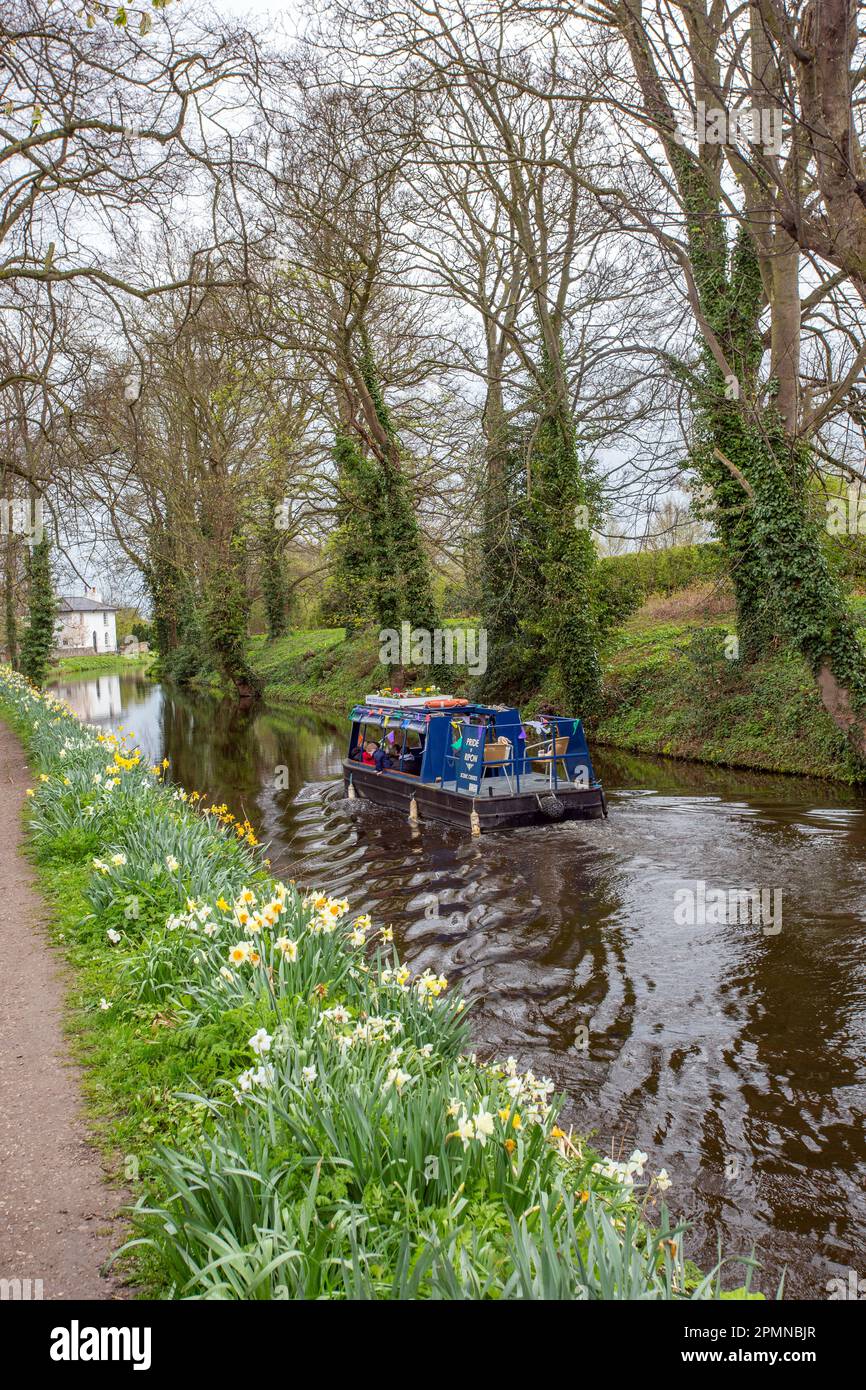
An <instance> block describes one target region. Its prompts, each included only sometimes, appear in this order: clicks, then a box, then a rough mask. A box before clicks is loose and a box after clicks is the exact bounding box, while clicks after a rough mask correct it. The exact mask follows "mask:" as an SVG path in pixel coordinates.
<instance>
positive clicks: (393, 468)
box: [358, 329, 438, 631]
mask: <svg viewBox="0 0 866 1390" xmlns="http://www.w3.org/2000/svg"><path fill="white" fill-rule="evenodd" d="M360 338H361V349H360V354H359V357H358V371H359V376H360V381H361V383H362V385H363V392H362V403H363V407H364V409H365V412H366V416H367V420H368V423H369V425H370V426H371V431H370V433H371V437H372V439H373V445H374V466H375V472H376V473H377V474H378V477H377V478H376V477H371V478H370V479H369V482H368V486H367V488H366V493H367V496H368V497H369V503H370V508H369V515H370V529H371V536H372V543H373V565H374V568H375V573H376V579H377V610H378V611H377V617H378V618H379V621H380V623H381V625H382V627H396V626H397V625H398V624H399V623H400V622H404V621H405V622H409V623H411V624H412V626H413V627H420V628H425V629H426V630H427V631H431V630H432V629H433V628H434V627H435V626H436V624H437V621H438V618H437V614H436V604H435V602H434V599H433V586H432V582H431V576H430V566H429V563H428V561H427V556H426V555H425V553H424V546H423V543H422V540H421V528H420V526H419V525H418V519H417V516H416V513H415V498H414V497H413V495H412V486H411V482H410V480H409V478H408V477H407V476H406V471H405V470H406V459H405V457H404V455H403V451H402V449H401V446H400V441H399V439H398V437H397V432H396V430H395V428H394V423H393V420H392V418H391V412H390V410H389V409H388V406H387V404H386V402H385V397H384V394H383V392H382V386H381V381H380V379H379V373H378V371H377V369H376V363H375V360H374V358H373V352H372V348H371V345H370V340H369V337H368V335H367V333H366V332H365V331H364V330H363V329H361V330H360Z"/></svg>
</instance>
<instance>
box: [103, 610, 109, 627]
mask: <svg viewBox="0 0 866 1390" xmlns="http://www.w3.org/2000/svg"><path fill="white" fill-rule="evenodd" d="M102 626H103V627H108V614H107V613H103V615H102Z"/></svg>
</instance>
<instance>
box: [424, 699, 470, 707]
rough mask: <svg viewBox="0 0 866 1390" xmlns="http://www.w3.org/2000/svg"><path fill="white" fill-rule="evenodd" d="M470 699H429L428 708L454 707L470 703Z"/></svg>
mask: <svg viewBox="0 0 866 1390" xmlns="http://www.w3.org/2000/svg"><path fill="white" fill-rule="evenodd" d="M468 704H469V701H468V700H443V699H439V700H428V701H427V704H426V706H425V708H426V709H454V708H455V706H457V705H468Z"/></svg>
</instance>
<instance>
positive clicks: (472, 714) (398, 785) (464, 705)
mask: <svg viewBox="0 0 866 1390" xmlns="http://www.w3.org/2000/svg"><path fill="white" fill-rule="evenodd" d="M350 719H351V725H352V729H351V735H350V739H349V750H348V754H347V756H346V757H345V758H344V759H343V780H344V785H345V788H346V793H347V795H348V796H349V797H352V798H361V799H363V800H366V801H373V802H376V803H377V804H378V805H380V806H386V807H390V808H392V809H393V810H397V811H400V812H402V813H403V814H404V815H408V816H409V818H410V819H411V820H428V819H432V820H444V821H450V822H452V823H453V824H456V825H460V826H463V827H465V828H466V829H468V830H470V831H471V832H472V833H473V834H480V833H481V832H482V831H485V830H498V829H500V828H502V827H504V826H515V825H535V824H543V823H545V822H550V821H560V820H572V819H575V818H578V817H579V818H590V819H593V818H597V817H600V816H606V815H607V804H606V802H605V796H604V789H603V788H602V785H601V783H600V782H599V781H598V779H597V778H596V776H595V773H594V772H593V769H592V761H591V759H590V756H589V748H588V746H587V742H586V736H585V734H584V731H583V724H582V723H581V721H580V720H579V719H574V718H570V717H565V716H557V715H553V716H549V717H547V718H545V719H541V720H525V721H524V720H521V718H520V712H519V710H517V709H514V708H511V707H508V706H505V705H479V704H472V703H470V702H469V701H467V700H459V699H455V698H453V697H452V696H443V695H435V696H433V695H425V694H418V695H415V694H412V695H401V694H399V693H398V692H389V693H388V694H387V695H379V694H373V695H368V696H367V698H366V699H365V701H364V703H363V704H361V705H356V706H355V708H354V709H353V710H352V713H351V715H350Z"/></svg>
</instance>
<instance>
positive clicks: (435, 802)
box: [343, 758, 607, 832]
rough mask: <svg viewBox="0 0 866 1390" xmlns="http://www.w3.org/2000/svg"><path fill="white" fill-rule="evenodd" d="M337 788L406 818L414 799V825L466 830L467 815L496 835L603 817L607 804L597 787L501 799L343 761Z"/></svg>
mask: <svg viewBox="0 0 866 1390" xmlns="http://www.w3.org/2000/svg"><path fill="white" fill-rule="evenodd" d="M343 783H344V786H345V788H346V791H347V792H348V790H349V787H350V785H351V787H352V788H353V790H354V793H355V796H356V797H357V798H358V799H360V800H362V801H372V802H374V803H375V804H376V805H377V806H385V807H387V809H388V810H392V811H396V812H398V813H399V814H401V815H403V816H407V817H408V815H409V814H410V809H411V803H412V799H413V797H414V799H415V808H416V811H417V815H418V819H419V820H439V821H448V822H449V823H450V824H452V825H459V826H462V827H463V828H464V829H466V830H471V828H472V820H471V817H472V812H473V811H476V812H477V814H478V828H479V829H480V830H481V831H482V832H483V831H488V830H500V829H503V828H506V827H511V826H519V825H551V824H556V823H557V822H559V821H563V820H597V819H599V818H600V817H601V816H606V815H607V803H606V801H605V797H604V791H603V789H602V788H601V787H600V786H593V787H574V786H571V785H570V784H569V783H564V784H563V783H560V784H559V786H558V787H555V788H551V787H547V786H544V787H539V788H537V789H533V790H531V791H530V790H521V791H520V792H516V791H515V792H513V793H510V794H506V795H503V794H501V793H498V792H497V794H496V795H490V794H489V789H488V788H487V787H483V788H482V791H481V792H480V793H479V794H478V795H477V796H470V795H467V794H465V793H462V792H456V791H450V790H448V789H447V788H445V787H442V786H439V785H436V784H431V783H429V782H419V781H418V779H417V777H407V776H404V775H403V774H402V773H399V772H384V773H379V772H376V771H375V770H374V769H373V768H369V767H365V766H364V765H363V764H362V763H357V762H353V761H349V759H347V758H345V759H344V760H343Z"/></svg>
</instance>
